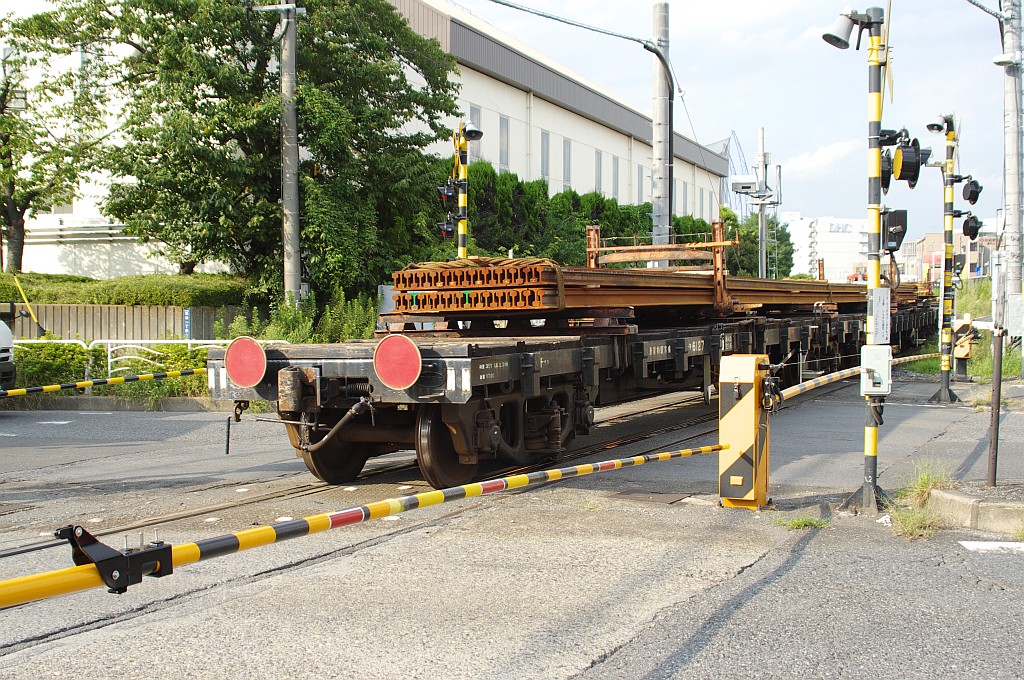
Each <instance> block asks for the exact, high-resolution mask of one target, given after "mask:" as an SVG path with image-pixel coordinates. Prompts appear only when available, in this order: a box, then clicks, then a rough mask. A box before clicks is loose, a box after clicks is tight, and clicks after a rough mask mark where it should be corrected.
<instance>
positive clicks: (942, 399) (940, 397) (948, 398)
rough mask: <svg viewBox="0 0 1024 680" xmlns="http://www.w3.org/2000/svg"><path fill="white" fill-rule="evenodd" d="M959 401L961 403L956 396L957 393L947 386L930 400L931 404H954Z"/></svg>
mask: <svg viewBox="0 0 1024 680" xmlns="http://www.w3.org/2000/svg"><path fill="white" fill-rule="evenodd" d="M958 401H960V397H958V396H956V393H955V392H954V391H953V390H951V389H949V388H948V387H946V386H945V385H943V386H942V387H940V388H939V390H938V391H937V392H936V393H935V394H933V395H932V396H930V397H929V398H928V403H929V404H952V403H954V402H958Z"/></svg>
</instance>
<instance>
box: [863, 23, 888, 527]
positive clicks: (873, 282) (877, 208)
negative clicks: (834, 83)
mask: <svg viewBox="0 0 1024 680" xmlns="http://www.w3.org/2000/svg"><path fill="white" fill-rule="evenodd" d="M866 17H867V18H866V21H865V25H866V27H867V29H868V33H869V38H868V282H867V283H868V296H867V307H868V310H867V312H868V313H867V317H868V319H867V321H868V329H867V344H868V345H874V344H876V341H877V340H878V339H879V338H878V337H876V335H877V333H878V330H879V326H880V316H881V315H882V314H886V315H888V314H889V313H890V310H889V309H888V308H886V309H876V308H875V307H876V306H877V305H875V302H874V301H875V294H874V293H875V290H876V289H878V288H880V287H881V265H880V262H879V254H880V251H881V248H882V144H881V141H882V140H881V133H882V64H883V63H884V62H885V61H886V57H887V55H886V54H883V53H882V50H888V49H889V46H888V45H884V46H883V45H882V24H883V23H884V22H885V12H884V10H882V8H881V7H869V8H868V10H867V12H866ZM884 401H885V398H884V397H880V396H869V397H867V402H868V403H867V418H866V420H865V423H864V485H863V487H862V497H861V504H860V505H861V507H863V508H872V509H875V510H877V509H878V507H879V495H880V494H879V493H878V492H879V489H878V426H879V425H880V424H881V423H882V418H881V414H882V403H883V402H884Z"/></svg>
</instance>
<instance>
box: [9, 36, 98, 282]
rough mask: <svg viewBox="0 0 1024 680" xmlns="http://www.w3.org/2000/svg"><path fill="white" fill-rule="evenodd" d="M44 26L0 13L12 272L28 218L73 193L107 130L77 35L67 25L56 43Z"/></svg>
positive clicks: (87, 54)
mask: <svg viewBox="0 0 1024 680" xmlns="http://www.w3.org/2000/svg"><path fill="white" fill-rule="evenodd" d="M47 28H48V25H47V22H46V21H45V20H41V19H40V18H38V17H29V18H27V19H13V18H11V17H0V35H2V36H4V44H3V46H2V49H3V52H2V56H0V187H2V189H0V212H2V214H3V217H2V221H0V236H2V239H0V240H2V241H3V242H4V243H6V245H7V261H6V269H7V271H9V272H15V273H16V272H19V271H21V265H22V257H23V254H24V248H25V220H26V218H27V217H32V216H34V215H35V214H37V213H38V212H40V211H44V210H48V209H50V208H51V207H52V206H54V205H62V204H67V203H70V202H71V201H72V200H74V199H75V198H76V197H77V195H78V190H79V185H80V182H81V179H82V177H83V176H84V175H85V174H86V173H87V172H89V171H90V170H93V169H94V168H95V167H96V163H97V159H98V155H99V150H100V144H101V142H102V140H103V139H104V137H105V135H106V134H107V130H106V126H105V123H104V120H103V112H104V106H105V103H106V96H107V89H106V88H105V87H103V83H102V81H101V70H100V69H95V68H93V67H92V63H93V61H92V55H91V54H90V52H89V50H88V49H87V48H86V47H84V46H83V40H84V38H83V34H82V33H81V32H80V31H78V30H74V29H72V30H70V31H69V35H68V40H66V41H65V42H64V44H63V45H62V46H61V45H56V46H55V45H50V44H49V42H48V40H47V39H46V35H47ZM76 61H77V65H75V66H72V63H73V62H76ZM0 254H2V253H0Z"/></svg>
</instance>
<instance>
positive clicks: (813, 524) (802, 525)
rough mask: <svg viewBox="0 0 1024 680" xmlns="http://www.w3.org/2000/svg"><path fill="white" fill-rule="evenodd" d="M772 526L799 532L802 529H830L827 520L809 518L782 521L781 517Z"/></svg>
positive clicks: (773, 521) (774, 520)
mask: <svg viewBox="0 0 1024 680" xmlns="http://www.w3.org/2000/svg"><path fill="white" fill-rule="evenodd" d="M772 525H774V526H777V527H785V528H786V529H788V530H789V531H797V530H800V529H827V528H828V527H829V521H828V520H827V519H821V518H818V517H808V516H803V517H793V518H791V519H782V518H781V517H779V518H776V519H773V520H772Z"/></svg>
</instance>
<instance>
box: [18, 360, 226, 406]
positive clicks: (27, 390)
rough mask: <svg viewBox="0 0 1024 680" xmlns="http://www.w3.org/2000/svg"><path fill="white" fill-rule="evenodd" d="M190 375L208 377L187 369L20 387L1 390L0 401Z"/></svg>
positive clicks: (204, 371) (199, 369)
mask: <svg viewBox="0 0 1024 680" xmlns="http://www.w3.org/2000/svg"><path fill="white" fill-rule="evenodd" d="M189 375H206V369H205V368H187V369H185V370H183V371H164V372H163V373H146V374H143V375H122V376H118V377H116V378H97V379H96V380H79V381H78V382H73V383H61V384H59V385H43V386H41V387H19V388H18V389H15V390H0V399H2V398H4V397H23V396H25V395H26V394H41V393H45V392H59V391H61V390H76V389H77V390H81V389H85V388H86V387H99V386H100V385H122V384H124V383H130V382H144V381H146V380H163V379H164V378H184V377H185V376H189Z"/></svg>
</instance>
